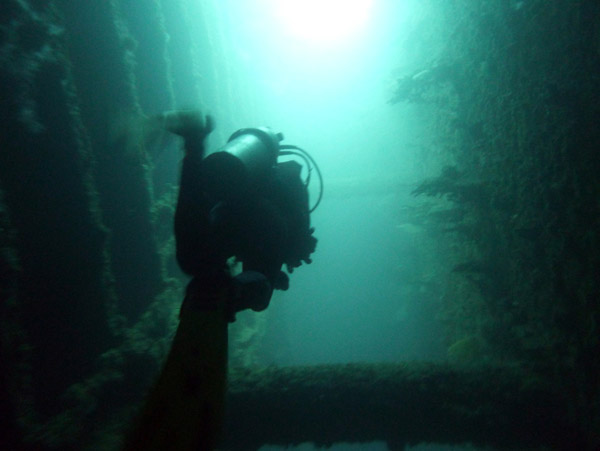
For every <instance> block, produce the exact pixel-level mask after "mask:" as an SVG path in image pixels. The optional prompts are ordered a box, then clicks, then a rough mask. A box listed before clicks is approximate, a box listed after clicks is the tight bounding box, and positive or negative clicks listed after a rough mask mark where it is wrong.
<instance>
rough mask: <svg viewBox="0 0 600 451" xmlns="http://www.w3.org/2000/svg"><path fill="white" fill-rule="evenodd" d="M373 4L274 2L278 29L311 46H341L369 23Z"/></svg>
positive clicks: (354, 0)
mask: <svg viewBox="0 0 600 451" xmlns="http://www.w3.org/2000/svg"><path fill="white" fill-rule="evenodd" d="M372 3H373V0H275V1H273V6H272V7H273V11H274V13H275V18H276V20H277V21H278V22H279V26H280V27H282V28H283V31H284V32H286V33H288V34H289V35H291V36H293V37H295V38H297V39H301V40H303V41H310V42H313V43H315V44H319V43H322V44H332V43H339V42H343V41H345V40H347V39H349V38H351V37H352V36H353V35H355V34H358V33H359V32H360V31H361V30H362V29H363V27H364V26H365V24H366V22H367V21H368V19H369V15H370V11H371V7H372Z"/></svg>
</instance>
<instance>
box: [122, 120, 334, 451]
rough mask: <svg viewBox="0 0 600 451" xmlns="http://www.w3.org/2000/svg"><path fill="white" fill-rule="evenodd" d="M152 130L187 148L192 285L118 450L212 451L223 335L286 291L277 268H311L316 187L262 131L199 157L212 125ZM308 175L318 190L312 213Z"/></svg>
mask: <svg viewBox="0 0 600 451" xmlns="http://www.w3.org/2000/svg"><path fill="white" fill-rule="evenodd" d="M158 120H159V121H160V122H161V124H162V127H164V129H165V130H167V131H169V132H171V133H174V134H176V135H179V136H181V137H182V138H183V140H184V150H185V155H184V158H183V163H182V169H181V179H180V189H179V197H178V200H177V208H176V211H175V241H176V257H177V261H178V263H179V265H180V267H181V269H182V270H183V271H184V272H185V273H186V274H188V275H190V276H192V279H191V281H190V282H189V284H188V286H187V289H186V295H185V298H184V301H183V304H182V306H181V310H180V316H179V327H178V329H177V333H176V335H175V337H174V339H173V344H172V347H171V351H170V353H169V356H168V357H167V361H166V363H165V366H164V368H163V370H162V373H161V374H160V376H159V379H158V381H157V382H156V384H155V386H154V387H153V388H152V390H151V391H150V393H149V396H148V398H147V400H146V403H145V406H144V408H143V410H142V412H141V415H140V417H139V419H138V421H137V423H136V425H135V427H134V429H133V430H132V431H131V433H130V434H129V435H128V437H127V439H126V443H125V449H127V450H134V449H136V450H137V449H144V450H154V449H155V450H165V449H172V450H212V449H215V447H216V446H217V444H218V442H219V437H220V433H221V428H222V422H223V416H224V399H225V391H226V373H227V325H228V323H230V322H232V321H235V314H236V313H237V312H239V311H241V310H245V309H252V310H254V311H262V310H264V309H266V308H267V307H268V305H269V302H270V300H271V296H272V294H273V290H274V289H279V290H287V289H288V287H289V278H288V275H287V274H286V273H284V272H283V271H282V267H283V266H284V265H285V267H286V269H287V271H288V273H291V272H293V270H294V269H295V268H297V267H299V266H300V265H301V264H302V262H306V263H311V258H310V256H311V254H312V253H313V252H314V251H315V247H316V243H317V240H316V238H315V237H314V236H313V232H314V229H313V228H312V227H310V213H311V212H312V211H313V210H314V209H315V208H316V207H317V205H318V204H319V202H320V200H321V197H322V187H323V183H322V177H321V174H320V171H319V169H318V167H317V165H316V164H315V162H314V160H313V159H312V158H311V157H310V155H308V154H307V153H306V152H305V151H304V150H302V149H300V148H299V147H296V146H292V145H282V144H280V142H281V141H282V140H283V136H282V135H281V134H275V133H273V132H272V131H271V130H270V129H268V128H248V129H241V130H238V131H237V132H235V133H234V134H233V135H232V136H231V137H230V139H229V140H228V142H227V144H225V146H224V147H223V148H222V149H221V150H219V151H217V152H214V153H211V154H210V155H208V156H206V155H205V139H206V137H207V136H208V135H209V134H210V133H211V132H212V130H213V128H214V123H213V120H212V118H211V117H210V116H203V115H202V114H200V113H199V112H197V111H175V112H168V113H164V114H163V115H161V116H160V117H159V118H158ZM282 156H283V157H285V156H291V157H297V158H300V159H301V160H302V161H303V162H304V164H305V166H306V172H307V173H308V175H307V176H306V178H305V179H304V180H303V179H302V177H301V174H302V165H301V164H299V163H298V162H297V161H295V160H289V161H284V162H278V158H279V157H282ZM313 168H314V169H315V170H316V172H317V174H318V177H319V181H320V185H321V190H320V194H319V197H318V199H317V201H316V203H315V205H314V206H313V207H312V208H310V207H309V200H308V184H309V182H310V175H311V172H312V170H313ZM234 262H235V263H241V265H242V271H241V272H240V273H239V274H235V273H234V272H233V269H232V268H233V267H234V265H233V263H234ZM235 266H237V265H235Z"/></svg>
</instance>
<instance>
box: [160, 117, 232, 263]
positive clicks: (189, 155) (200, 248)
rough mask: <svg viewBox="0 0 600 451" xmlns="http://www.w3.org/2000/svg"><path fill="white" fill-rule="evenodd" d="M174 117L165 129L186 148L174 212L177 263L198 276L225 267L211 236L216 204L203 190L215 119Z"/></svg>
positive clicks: (168, 121) (166, 121)
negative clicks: (208, 140)
mask: <svg viewBox="0 0 600 451" xmlns="http://www.w3.org/2000/svg"><path fill="white" fill-rule="evenodd" d="M171 115H172V116H167V117H170V119H166V120H165V124H166V125H165V128H167V130H169V131H171V132H173V133H176V134H178V135H180V136H182V137H183V138H184V148H185V156H184V158H183V163H182V169H181V180H180V188H179V197H178V199H177V209H176V210H175V238H176V240H175V241H176V243H177V244H176V247H177V249H176V254H177V261H178V263H179V266H180V267H181V269H182V270H183V271H184V272H186V273H188V274H190V275H199V274H203V273H206V272H207V271H211V270H212V271H214V270H215V269H216V268H217V267H219V269H220V267H221V266H222V262H220V261H219V258H218V253H217V252H216V250H215V249H214V246H213V243H214V240H213V239H212V236H211V227H210V221H209V214H210V210H211V208H212V207H213V205H212V203H211V201H210V199H208V197H207V195H206V193H205V192H204V189H203V187H202V160H203V158H204V153H205V144H204V141H205V139H206V137H207V136H208V134H209V133H210V132H211V131H212V130H213V120H212V119H211V118H210V116H206V118H203V116H202V115H201V114H200V113H198V112H179V113H177V115H175V113H171Z"/></svg>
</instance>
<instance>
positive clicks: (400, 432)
mask: <svg viewBox="0 0 600 451" xmlns="http://www.w3.org/2000/svg"><path fill="white" fill-rule="evenodd" d="M575 431H576V428H575V427H573V425H572V424H570V423H569V421H568V420H567V400H566V397H565V396H564V395H563V394H562V393H561V392H560V391H559V390H558V389H556V388H555V387H554V386H552V385H551V384H548V383H546V382H544V381H543V379H541V378H540V377H537V376H534V375H532V374H527V373H524V372H523V371H520V370H519V369H516V368H498V367H471V368H458V367H453V366H449V365H444V364H430V363H403V364H347V365H320V366H306V367H290V368H276V367H270V368H264V369H238V370H232V371H231V372H230V376H229V394H228V403H227V418H226V431H225V438H224V442H225V443H224V447H225V448H226V449H232V450H254V449H258V448H259V447H260V446H262V445H265V444H271V445H281V446H289V445H294V444H299V443H303V442H314V443H316V444H317V445H320V446H327V445H331V444H333V443H336V442H373V441H385V442H387V443H388V445H389V446H390V448H391V449H403V448H404V445H406V444H417V443H425V442H427V443H443V444H460V443H467V442H470V443H472V444H475V445H480V446H498V447H516V448H520V449H523V448H525V447H534V446H550V447H551V448H552V449H583V448H579V447H578V446H577V445H576V444H577V443H578V440H579V438H578V436H577V434H576V432H575ZM574 444H575V445H574ZM573 446H575V448H573Z"/></svg>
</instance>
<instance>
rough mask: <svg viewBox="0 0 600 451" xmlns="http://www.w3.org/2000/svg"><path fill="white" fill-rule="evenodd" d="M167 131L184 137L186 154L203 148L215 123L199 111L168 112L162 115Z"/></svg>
mask: <svg viewBox="0 0 600 451" xmlns="http://www.w3.org/2000/svg"><path fill="white" fill-rule="evenodd" d="M160 118H161V120H162V122H163V127H164V129H165V130H167V131H169V132H171V133H174V134H176V135H179V136H181V137H183V139H184V140H185V150H186V153H190V152H192V151H193V150H195V149H197V148H199V147H202V146H203V144H204V140H205V139H206V137H207V136H208V135H209V134H210V133H211V132H212V131H213V130H214V128H215V121H214V119H213V117H212V116H210V115H208V114H207V115H203V114H202V112H200V111H198V110H182V111H167V112H165V113H163V114H161V115H160Z"/></svg>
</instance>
